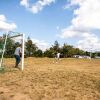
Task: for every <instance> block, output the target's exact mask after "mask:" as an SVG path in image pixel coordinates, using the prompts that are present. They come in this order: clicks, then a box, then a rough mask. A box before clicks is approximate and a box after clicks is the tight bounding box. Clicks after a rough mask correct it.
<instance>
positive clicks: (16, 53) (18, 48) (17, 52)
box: [14, 47, 22, 56]
mask: <svg viewBox="0 0 100 100" xmlns="http://www.w3.org/2000/svg"><path fill="white" fill-rule="evenodd" d="M20 53H22V49H21V47H17V48H16V50H15V53H14V54H15V55H18V56H20Z"/></svg>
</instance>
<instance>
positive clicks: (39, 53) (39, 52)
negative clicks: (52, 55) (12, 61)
mask: <svg viewBox="0 0 100 100" xmlns="http://www.w3.org/2000/svg"><path fill="white" fill-rule="evenodd" d="M34 57H43V51H42V50H40V49H39V50H37V51H35V52H34Z"/></svg>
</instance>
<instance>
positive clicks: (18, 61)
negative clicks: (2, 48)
mask: <svg viewBox="0 0 100 100" xmlns="http://www.w3.org/2000/svg"><path fill="white" fill-rule="evenodd" d="M17 59H18V60H17V65H18V64H19V63H20V61H21V59H20V56H18V57H17Z"/></svg>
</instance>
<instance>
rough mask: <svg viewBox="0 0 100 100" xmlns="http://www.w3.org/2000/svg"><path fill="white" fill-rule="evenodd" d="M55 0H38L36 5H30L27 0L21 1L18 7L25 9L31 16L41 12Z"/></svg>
mask: <svg viewBox="0 0 100 100" xmlns="http://www.w3.org/2000/svg"><path fill="white" fill-rule="evenodd" d="M54 2H55V0H38V1H37V2H36V3H34V4H31V3H29V0H21V1H20V5H22V6H24V7H25V8H27V9H28V10H29V11H31V12H32V13H33V14H36V13H38V12H39V11H41V10H43V8H44V7H45V6H49V5H50V4H51V3H54Z"/></svg>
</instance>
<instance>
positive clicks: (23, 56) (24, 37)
mask: <svg viewBox="0 0 100 100" xmlns="http://www.w3.org/2000/svg"><path fill="white" fill-rule="evenodd" d="M22 38H23V40H22V67H21V70H22V71H23V69H24V47H25V46H24V38H25V36H24V34H23V36H22Z"/></svg>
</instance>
